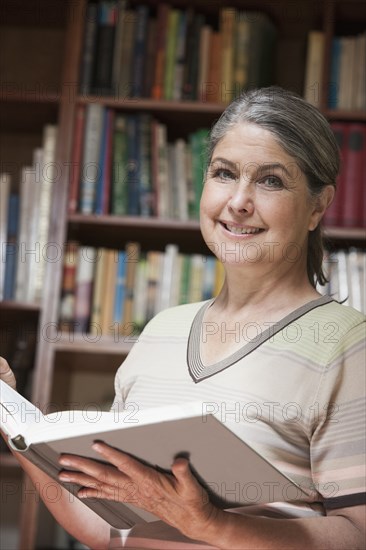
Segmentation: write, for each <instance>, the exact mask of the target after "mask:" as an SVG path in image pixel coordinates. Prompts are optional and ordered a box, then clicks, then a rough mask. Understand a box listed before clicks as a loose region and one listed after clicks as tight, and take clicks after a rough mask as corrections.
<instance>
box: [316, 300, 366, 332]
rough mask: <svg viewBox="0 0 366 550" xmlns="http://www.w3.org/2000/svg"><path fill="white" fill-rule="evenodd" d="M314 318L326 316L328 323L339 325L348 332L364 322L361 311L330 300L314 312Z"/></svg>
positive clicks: (365, 317) (365, 319)
mask: <svg viewBox="0 0 366 550" xmlns="http://www.w3.org/2000/svg"><path fill="white" fill-rule="evenodd" d="M314 316H315V317H316V316H318V317H324V316H326V317H327V318H328V320H329V321H330V322H335V323H337V324H339V326H340V327H342V328H343V329H344V330H346V331H347V330H349V329H351V328H353V327H356V326H358V325H362V324H364V323H365V321H366V316H365V315H364V314H363V313H361V311H359V310H357V309H355V308H353V307H351V306H348V305H345V304H342V303H340V302H337V301H336V300H332V301H331V302H329V303H327V304H324V306H323V307H320V308H316V309H315V310H314Z"/></svg>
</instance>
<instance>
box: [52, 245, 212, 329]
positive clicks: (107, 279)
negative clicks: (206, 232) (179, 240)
mask: <svg viewBox="0 0 366 550" xmlns="http://www.w3.org/2000/svg"><path fill="white" fill-rule="evenodd" d="M222 283H223V268H222V264H220V263H219V262H218V261H217V260H216V259H215V258H214V257H213V256H203V255H200V254H192V255H186V254H181V253H180V252H179V250H178V246H177V245H175V244H169V245H167V246H166V249H165V251H164V252H161V251H154V250H152V251H149V252H146V253H144V252H142V251H141V250H140V246H139V244H138V243H136V242H130V243H128V244H127V245H126V248H125V249H123V250H112V249H106V248H93V247H86V246H80V245H79V244H78V243H76V242H73V241H72V242H68V243H67V244H66V248H65V254H64V269H63V283H62V293H61V300H60V316H59V320H60V322H59V324H60V329H61V330H63V331H73V332H77V333H90V334H95V335H96V336H98V335H101V334H107V335H108V334H109V335H111V334H116V333H117V334H126V335H130V334H131V332H132V331H134V332H136V331H137V332H139V331H140V330H141V329H142V328H143V327H144V325H145V324H146V322H147V321H149V319H151V318H152V317H153V316H154V315H155V314H156V313H158V311H161V310H162V309H165V308H167V307H170V306H174V305H178V304H182V303H188V302H196V301H200V300H204V299H208V298H211V297H212V296H214V295H216V294H217V293H218V291H219V290H220V288H221V286H222Z"/></svg>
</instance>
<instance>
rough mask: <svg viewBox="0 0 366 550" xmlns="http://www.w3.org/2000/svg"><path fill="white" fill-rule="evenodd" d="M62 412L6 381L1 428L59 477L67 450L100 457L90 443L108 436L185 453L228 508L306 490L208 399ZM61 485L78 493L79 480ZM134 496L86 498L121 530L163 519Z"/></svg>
mask: <svg viewBox="0 0 366 550" xmlns="http://www.w3.org/2000/svg"><path fill="white" fill-rule="evenodd" d="M94 412H95V414H91V413H90V411H62V412H58V413H52V414H48V415H43V414H42V413H41V411H40V410H39V409H38V408H37V407H35V406H34V405H33V404H32V403H30V402H29V401H27V400H26V399H25V398H23V397H22V396H21V395H20V394H18V393H17V392H16V391H14V390H13V389H12V388H10V386H8V385H7V384H5V383H4V382H2V381H1V380H0V427H1V429H2V430H3V432H5V434H6V435H7V437H8V440H9V445H10V446H11V447H12V448H13V449H14V450H15V451H17V452H20V453H23V454H24V455H25V456H26V457H27V458H28V459H29V460H30V461H31V462H33V463H34V464H35V465H36V466H38V467H39V468H41V469H42V470H43V471H44V472H46V473H47V474H48V475H50V476H51V477H52V478H53V479H55V480H57V481H58V477H57V475H58V473H59V472H60V470H61V467H60V465H59V464H58V458H59V456H60V454H61V453H71V454H77V455H81V456H85V457H90V458H94V459H97V460H100V456H99V455H98V454H97V453H95V452H94V451H93V450H92V448H91V445H92V443H93V442H94V441H95V440H101V441H104V442H106V443H108V444H109V445H112V446H113V447H115V448H119V449H121V450H123V451H125V452H128V453H130V454H131V455H133V456H135V457H137V458H139V459H140V460H143V461H144V462H145V463H148V464H150V465H152V466H157V467H159V468H161V469H164V470H167V471H168V470H169V469H170V467H171V464H172V461H173V459H174V457H176V456H186V457H188V458H189V460H190V464H191V467H192V470H193V471H194V473H195V475H196V476H197V478H198V479H199V481H200V482H201V483H202V485H203V486H204V487H205V489H206V490H207V491H208V493H209V495H210V498H212V499H213V501H214V502H215V503H216V504H217V505H220V506H222V507H223V508H230V507H235V506H240V505H246V504H259V503H263V502H278V501H285V500H287V501H291V500H299V499H301V498H303V497H304V496H305V493H304V492H303V490H302V489H301V488H300V487H299V486H297V485H296V484H295V483H294V482H293V481H291V480H290V479H289V478H287V477H286V476H285V475H284V474H282V473H281V472H280V471H278V470H277V469H276V468H275V467H274V466H272V465H271V464H270V463H269V462H267V460H266V459H264V458H263V457H261V456H260V455H259V454H258V453H257V452H256V451H255V450H254V449H252V448H251V447H250V446H249V445H247V444H246V443H245V442H243V441H242V440H241V439H239V438H238V437H237V436H236V435H235V434H234V433H233V432H232V431H231V430H230V429H229V427H228V425H227V424H224V423H222V422H220V421H219V420H218V419H217V418H216V417H214V416H213V415H211V414H203V405H202V403H188V404H185V405H172V406H165V407H157V408H153V409H144V410H136V409H134V410H131V409H130V410H128V409H127V410H124V411H122V412H119V413H116V412H100V411H99V412H98V411H94ZM62 485H63V486H64V487H65V488H66V489H67V490H68V491H70V493H71V494H73V495H76V493H77V491H78V489H80V487H79V486H78V485H76V484H72V483H62ZM129 500H130V502H124V503H121V502H114V501H110V500H98V499H83V500H82V502H84V504H86V505H87V506H89V507H90V508H92V509H93V510H94V511H95V512H96V513H97V514H98V515H99V516H101V517H102V518H103V519H105V520H106V521H107V522H108V523H109V524H110V525H112V526H113V527H116V528H117V529H128V528H130V527H132V526H134V525H136V524H138V523H143V522H150V521H156V520H157V519H158V518H157V517H156V516H154V515H153V514H150V513H148V512H145V511H143V510H140V509H139V508H137V507H136V506H134V504H133V490H131V498H130V499H129Z"/></svg>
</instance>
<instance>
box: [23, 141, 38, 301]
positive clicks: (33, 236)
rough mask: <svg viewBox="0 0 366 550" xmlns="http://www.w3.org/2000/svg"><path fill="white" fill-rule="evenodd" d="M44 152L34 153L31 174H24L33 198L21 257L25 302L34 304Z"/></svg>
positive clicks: (35, 151)
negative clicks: (24, 283) (24, 265)
mask: <svg viewBox="0 0 366 550" xmlns="http://www.w3.org/2000/svg"><path fill="white" fill-rule="evenodd" d="M43 157H44V150H43V148H42V147H37V148H36V149H34V151H33V164H32V167H31V168H30V171H29V173H27V174H24V177H26V178H27V180H29V185H30V187H31V191H30V193H31V197H30V204H29V209H30V213H29V226H28V234H27V239H26V241H25V243H24V246H23V245H22V248H21V250H20V252H21V257H22V259H23V261H24V263H25V264H26V272H27V284H26V286H25V301H26V302H34V301H35V300H36V281H37V277H38V273H37V269H38V264H39V262H40V261H41V260H40V258H41V253H42V252H41V248H40V242H39V239H38V234H39V218H40V202H41V192H42V178H41V172H42V167H43Z"/></svg>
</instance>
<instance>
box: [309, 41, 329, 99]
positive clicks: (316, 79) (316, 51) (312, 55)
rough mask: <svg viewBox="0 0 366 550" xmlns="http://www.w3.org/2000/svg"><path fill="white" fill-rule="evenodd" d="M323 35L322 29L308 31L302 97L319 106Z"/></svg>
mask: <svg viewBox="0 0 366 550" xmlns="http://www.w3.org/2000/svg"><path fill="white" fill-rule="evenodd" d="M324 41H325V35H324V33H323V32H322V31H310V32H309V34H308V45H307V54H306V65H305V82H304V99H306V101H308V102H309V103H311V104H312V105H314V106H315V107H319V106H320V93H321V89H322V78H323V55H324Z"/></svg>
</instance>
